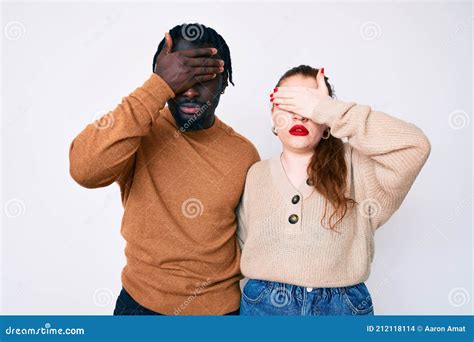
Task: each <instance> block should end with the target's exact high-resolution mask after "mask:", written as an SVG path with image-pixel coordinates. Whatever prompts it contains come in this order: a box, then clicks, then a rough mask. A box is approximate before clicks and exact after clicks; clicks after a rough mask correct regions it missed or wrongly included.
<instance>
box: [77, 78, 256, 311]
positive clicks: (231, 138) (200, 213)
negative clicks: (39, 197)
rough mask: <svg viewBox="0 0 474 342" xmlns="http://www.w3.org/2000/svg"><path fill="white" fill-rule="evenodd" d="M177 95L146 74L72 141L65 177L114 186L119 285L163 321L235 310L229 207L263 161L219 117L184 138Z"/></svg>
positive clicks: (235, 260) (236, 252) (236, 255)
mask: <svg viewBox="0 0 474 342" xmlns="http://www.w3.org/2000/svg"><path fill="white" fill-rule="evenodd" d="M174 96H175V94H174V93H173V91H172V90H171V88H170V87H169V86H168V85H167V84H166V82H165V81H164V80H163V79H161V78H160V77H159V76H158V75H156V74H152V75H151V76H150V77H149V79H148V80H147V81H146V82H145V83H144V84H143V85H142V86H141V87H139V88H137V89H136V90H135V91H133V92H132V93H131V94H130V95H129V96H127V97H124V98H123V99H122V102H121V103H120V104H119V105H118V106H117V107H116V108H115V109H114V110H113V111H111V112H110V113H108V114H106V115H105V116H104V117H103V118H102V120H100V121H98V122H95V123H91V124H89V125H87V127H85V129H84V130H83V131H82V132H81V133H80V134H79V135H78V136H77V137H76V138H75V139H74V140H73V142H72V143H71V145H70V154H69V157H70V173H71V176H72V177H73V178H74V179H75V180H76V181H77V182H78V183H79V184H80V185H82V186H84V187H87V188H99V187H104V186H107V185H109V184H112V183H114V182H116V183H118V185H119V186H120V190H121V196H122V203H123V207H124V215H123V219H122V226H121V234H122V236H123V237H124V238H125V240H126V248H125V255H126V258H127V264H126V266H125V267H124V269H123V271H122V284H123V286H124V288H125V289H126V290H127V292H129V293H130V295H131V296H132V297H133V298H134V299H135V300H136V301H137V302H138V303H140V304H141V305H142V306H144V307H146V308H148V309H151V310H153V311H157V312H160V313H163V314H169V315H173V314H179V315H188V314H189V315H221V314H225V313H227V312H230V311H234V310H236V309H238V307H239V302H240V288H239V280H240V279H241V278H242V276H241V274H240V270H239V261H240V248H239V245H238V242H237V239H236V234H235V233H236V228H237V223H236V216H235V209H236V207H237V206H238V203H239V200H240V198H241V194H242V191H243V188H244V181H245V176H246V173H247V170H248V168H249V167H250V166H251V165H252V164H253V163H255V162H256V161H258V160H259V159H260V157H259V155H258V152H257V150H256V149H255V147H254V146H253V145H252V143H251V142H249V141H248V140H247V139H245V138H244V137H242V136H241V135H239V134H238V133H236V132H235V131H234V130H233V129H232V128H230V127H229V126H227V125H226V124H225V123H223V122H222V121H221V120H220V119H219V118H218V117H216V118H215V122H214V124H213V125H212V126H211V127H210V128H208V129H204V130H200V131H189V132H185V133H182V131H181V130H180V129H179V128H178V127H177V126H176V123H175V120H174V119H173V117H172V115H171V113H170V111H169V109H168V107H165V104H166V101H167V100H168V99H170V98H171V97H174ZM181 133H182V134H181Z"/></svg>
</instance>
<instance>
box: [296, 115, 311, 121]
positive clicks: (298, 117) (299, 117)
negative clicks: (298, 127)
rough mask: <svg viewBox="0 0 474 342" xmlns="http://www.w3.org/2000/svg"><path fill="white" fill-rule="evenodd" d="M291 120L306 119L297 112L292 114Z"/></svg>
mask: <svg viewBox="0 0 474 342" xmlns="http://www.w3.org/2000/svg"><path fill="white" fill-rule="evenodd" d="M293 120H299V121H302V122H306V121H308V119H307V118H305V117H304V116H301V115H298V114H293Z"/></svg>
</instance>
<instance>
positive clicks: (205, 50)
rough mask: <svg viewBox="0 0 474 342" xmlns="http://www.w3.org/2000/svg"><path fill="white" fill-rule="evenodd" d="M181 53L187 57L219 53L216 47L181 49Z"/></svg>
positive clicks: (208, 55)
mask: <svg viewBox="0 0 474 342" xmlns="http://www.w3.org/2000/svg"><path fill="white" fill-rule="evenodd" d="M180 53H181V54H182V55H183V56H186V57H211V56H213V55H215V54H216V53H217V49H216V48H199V49H189V50H181V51H180Z"/></svg>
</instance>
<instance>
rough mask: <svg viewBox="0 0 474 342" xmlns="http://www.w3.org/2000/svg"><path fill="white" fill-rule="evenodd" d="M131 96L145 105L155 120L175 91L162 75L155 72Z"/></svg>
mask: <svg viewBox="0 0 474 342" xmlns="http://www.w3.org/2000/svg"><path fill="white" fill-rule="evenodd" d="M131 96H132V97H134V98H136V99H138V100H139V101H140V102H141V103H142V104H143V105H144V106H145V108H146V109H147V110H148V112H149V113H150V115H151V119H152V121H153V122H154V121H155V120H156V118H157V117H158V115H159V112H160V110H162V109H163V108H164V107H165V104H166V101H168V100H169V99H170V98H172V97H174V96H175V93H174V92H173V90H172V89H171V88H170V86H169V85H168V84H167V83H166V82H165V81H164V80H163V79H162V78H161V77H160V76H158V75H157V74H155V73H153V74H152V75H151V76H150V77H149V78H148V80H146V81H145V83H144V84H143V85H142V86H141V87H139V88H137V89H136V90H135V91H134V92H133V93H132V94H131Z"/></svg>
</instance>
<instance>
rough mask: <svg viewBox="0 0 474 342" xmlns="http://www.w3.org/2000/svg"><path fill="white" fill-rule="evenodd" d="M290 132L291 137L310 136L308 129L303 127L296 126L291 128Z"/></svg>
mask: <svg viewBox="0 0 474 342" xmlns="http://www.w3.org/2000/svg"><path fill="white" fill-rule="evenodd" d="M289 132H290V134H291V135H298V136H304V135H308V134H309V132H308V130H307V129H306V127H305V126H302V125H294V126H293V127H291V128H290V130H289Z"/></svg>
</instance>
